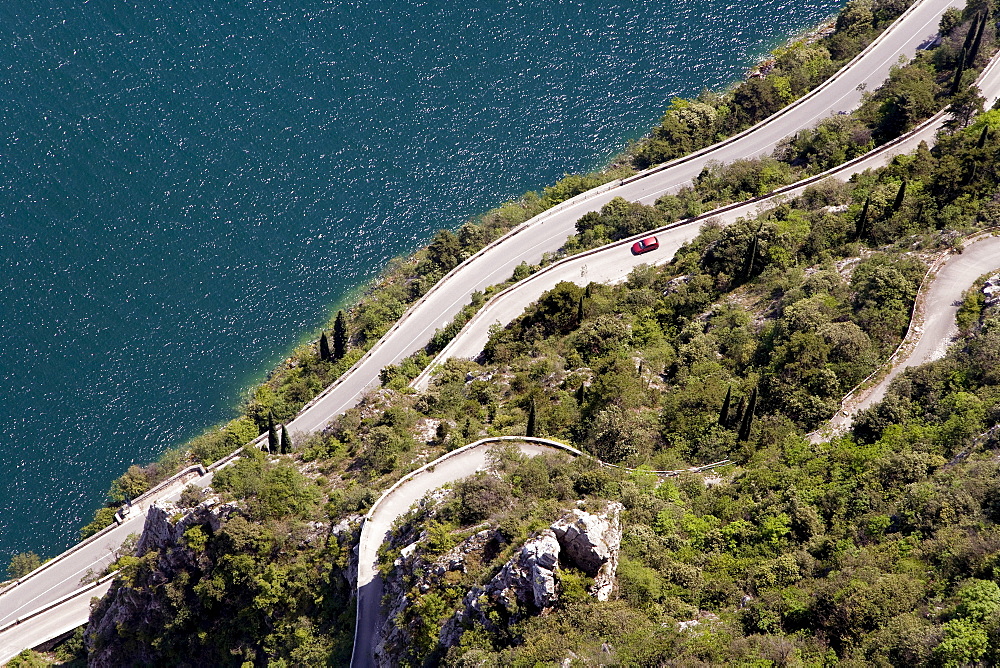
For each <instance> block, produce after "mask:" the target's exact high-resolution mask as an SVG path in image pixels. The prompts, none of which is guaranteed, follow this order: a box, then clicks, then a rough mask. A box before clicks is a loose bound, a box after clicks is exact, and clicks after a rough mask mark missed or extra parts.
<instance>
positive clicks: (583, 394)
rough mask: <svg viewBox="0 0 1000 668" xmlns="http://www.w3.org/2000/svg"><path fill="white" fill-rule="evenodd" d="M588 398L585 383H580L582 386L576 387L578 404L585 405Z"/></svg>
mask: <svg viewBox="0 0 1000 668" xmlns="http://www.w3.org/2000/svg"><path fill="white" fill-rule="evenodd" d="M586 399H587V388H586V387H584V385H583V383H580V387H578V388H576V405H577V406H583V402H584V401H586Z"/></svg>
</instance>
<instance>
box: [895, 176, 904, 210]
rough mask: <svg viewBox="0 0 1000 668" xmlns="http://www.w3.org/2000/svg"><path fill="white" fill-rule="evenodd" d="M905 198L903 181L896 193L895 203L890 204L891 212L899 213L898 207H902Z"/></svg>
mask: <svg viewBox="0 0 1000 668" xmlns="http://www.w3.org/2000/svg"><path fill="white" fill-rule="evenodd" d="M905 197H906V180H905V179H904V180H903V182H902V183H900V184H899V190H898V191H897V192H896V201H895V202H893V203H892V210H893V211H899V209H900V207H902V206H903V199H904V198H905Z"/></svg>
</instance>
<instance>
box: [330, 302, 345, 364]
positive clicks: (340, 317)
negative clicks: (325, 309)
mask: <svg viewBox="0 0 1000 668" xmlns="http://www.w3.org/2000/svg"><path fill="white" fill-rule="evenodd" d="M346 354H347V318H346V317H345V316H344V312H343V311H337V319H336V320H335V321H334V322H333V361H334V362H337V361H340V360H341V359H343V357H344V355H346Z"/></svg>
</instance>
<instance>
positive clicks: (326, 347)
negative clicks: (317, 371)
mask: <svg viewBox="0 0 1000 668" xmlns="http://www.w3.org/2000/svg"><path fill="white" fill-rule="evenodd" d="M319 358H320V359H321V360H323V361H324V362H325V361H327V360H329V359H330V339H328V338H327V336H326V332H323V333H322V334H320V336H319Z"/></svg>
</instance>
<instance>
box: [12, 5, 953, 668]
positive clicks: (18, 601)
mask: <svg viewBox="0 0 1000 668" xmlns="http://www.w3.org/2000/svg"><path fill="white" fill-rule="evenodd" d="M952 4H954V3H953V2H952V1H950V0H921V1H920V2H918V3H917V4H916V5H915V6H914V7H912V8H911V9H910V10H909V11H908V12H907V14H906V15H905V16H904V17H903V19H902V20H901V21H899V22H897V24H895V25H894V27H893V28H892V29H891V30H890V31H887V32H886V33H884V34H883V35H882V36H881V37H880V38H879V40H877V41H876V43H875V44H874V45H873V47H872V48H870V49H869V50H868V51H866V53H865V54H864V55H863V56H862V57H861V58H859V59H856V60H855V61H854V62H852V64H851V66H850V67H849V68H847V69H846V71H842V72H841V73H839V74H838V75H835V77H834V78H833V79H832V80H831V81H829V82H827V83H826V84H824V85H823V86H821V87H820V88H819V89H817V90H816V91H814V92H813V93H811V94H810V95H809V96H807V97H806V98H803V99H802V100H800V101H799V102H798V103H796V104H794V105H792V106H791V107H790V108H789V109H786V110H785V111H783V112H779V114H777V115H776V117H774V118H772V119H771V120H769V121H765V122H764V123H762V124H760V125H758V126H756V127H755V128H752V129H751V130H749V131H747V132H745V133H743V134H741V135H739V136H738V137H736V138H734V139H731V140H728V141H726V142H723V143H722V144H720V145H717V146H715V147H710V148H708V149H705V150H703V151H700V152H698V153H696V154H694V155H693V156H689V157H688V158H683V159H681V160H678V161H675V162H674V163H671V164H669V165H667V166H666V167H664V168H657V169H655V170H651V171H650V173H648V174H647V175H645V176H642V177H633V178H631V179H629V180H627V182H626V183H624V184H623V185H620V186H618V187H613V184H612V185H609V186H607V187H605V188H604V189H600V190H599V191H598V192H596V193H592V194H591V195H587V196H580V197H578V198H574V199H573V200H571V201H569V202H566V203H564V204H563V205H560V206H559V207H556V208H555V209H553V210H550V211H548V212H545V213H543V214H540V215H539V216H537V217H536V218H535V219H533V220H531V221H528V222H527V223H525V224H524V225H522V226H520V227H519V228H517V229H516V230H514V231H512V232H511V233H510V234H508V235H507V236H505V237H504V238H503V239H502V240H498V241H497V242H495V243H494V244H491V246H489V247H488V248H487V249H484V250H483V251H481V252H480V253H478V254H477V255H476V256H474V257H473V258H470V259H469V260H468V261H466V262H465V263H463V264H462V265H460V266H459V267H457V268H456V270H454V271H453V272H452V273H451V274H450V275H449V276H448V277H447V278H446V280H444V281H442V282H441V283H439V284H438V286H435V288H433V289H432V290H431V292H429V293H428V295H426V296H425V298H424V299H423V300H422V301H421V302H419V303H418V304H416V305H414V306H413V307H412V308H411V309H410V310H409V311H408V312H407V314H405V315H404V317H403V319H401V321H400V322H399V323H397V325H396V326H395V327H393V329H391V330H390V331H389V333H388V334H387V335H386V336H385V337H384V338H383V340H382V341H381V342H380V343H379V344H377V345H376V347H375V348H373V350H372V351H370V352H369V354H367V355H366V356H365V357H364V358H363V359H362V361H361V362H360V363H359V364H358V365H356V366H355V367H354V369H352V370H351V371H349V372H348V373H347V374H345V376H344V377H343V378H342V379H341V380H340V381H338V382H337V383H335V384H334V385H333V386H331V388H330V389H329V390H328V391H326V392H324V393H323V394H322V395H321V396H320V397H318V398H317V400H314V401H313V402H312V403H311V404H310V405H309V406H308V407H307V408H306V409H305V410H304V411H303V412H302V413H300V415H299V416H298V417H296V418H295V420H293V421H292V422H291V423H289V425H288V427H289V430H290V431H292V432H296V431H299V432H313V431H316V430H318V429H321V428H322V427H323V426H324V425H326V424H327V423H328V422H329V421H330V420H331V419H332V418H333V417H335V416H337V415H339V414H340V413H342V412H343V411H344V410H346V409H347V408H350V407H351V406H353V405H354V404H355V403H356V402H357V401H358V399H359V398H360V397H361V396H362V395H363V394H364V393H365V392H366V391H367V390H368V389H370V388H371V387H373V386H375V385H377V383H378V374H379V371H380V370H381V369H382V368H384V367H385V366H387V365H389V364H393V363H396V362H398V361H399V360H401V359H403V358H404V357H406V356H407V355H409V354H410V353H412V352H414V351H415V350H417V349H419V348H421V347H422V346H423V345H425V344H426V342H427V341H428V340H429V339H430V337H431V336H432V335H433V333H434V331H435V330H436V329H438V328H440V327H444V326H446V325H447V324H448V323H449V322H451V320H452V319H453V318H454V316H455V314H457V313H458V311H459V310H460V309H461V308H462V306H463V305H464V304H466V303H468V301H469V298H470V296H471V294H472V293H473V292H474V291H477V290H483V289H484V288H485V287H487V286H489V285H493V284H495V283H499V282H501V281H503V280H505V279H506V278H508V277H509V276H510V275H511V274H512V273H513V271H514V268H515V267H516V266H517V265H518V264H520V263H521V262H527V263H529V264H535V263H537V262H538V261H539V260H540V259H541V257H542V255H543V253H545V252H550V251H555V250H557V249H558V248H559V247H560V246H561V245H562V244H563V242H564V241H565V239H566V238H567V237H568V236H569V235H570V234H572V233H573V231H574V224H575V222H576V220H577V219H578V218H579V217H580V216H582V215H583V214H584V213H586V212H588V211H593V210H597V209H600V207H601V206H602V205H603V204H605V203H606V202H608V201H610V200H611V199H613V198H614V197H624V198H625V199H629V200H633V201H642V202H646V203H650V202H653V201H655V199H656V198H658V197H659V196H660V195H661V194H663V193H665V192H670V191H672V190H675V189H676V188H678V187H679V186H681V185H683V184H685V183H689V182H690V181H691V179H693V178H694V177H695V176H697V175H698V174H699V173H700V171H701V169H702V168H703V167H704V165H705V164H706V163H707V162H708V161H710V160H716V161H720V162H730V161H733V160H736V159H739V158H746V157H753V156H758V155H762V154H767V153H770V152H771V151H772V150H773V148H774V146H775V145H776V144H777V142H778V141H780V139H781V138H783V137H785V136H787V135H789V134H791V133H794V132H796V131H797V130H799V129H802V128H806V127H810V126H812V125H814V124H815V123H816V122H817V121H819V120H821V119H822V118H824V117H825V116H828V115H830V114H832V113H836V112H837V111H841V110H849V109H851V108H853V107H854V106H856V105H857V102H858V100H859V99H860V94H861V92H860V89H861V88H862V87H865V88H868V89H873V88H874V87H876V86H878V85H879V84H881V82H882V81H883V80H884V79H885V78H886V77H887V75H888V71H889V68H890V67H891V66H892V65H893V64H895V63H896V62H897V60H898V58H899V57H900V56H901V55H902V56H904V57H910V56H912V54H913V53H914V52H915V51H916V49H917V48H919V47H921V46H924V45H926V44H927V43H929V42H930V41H931V39H932V38H933V36H934V32H935V30H936V26H937V23H938V20H939V17H940V14H941V13H942V12H943V11H944V9H946V8H947V7H949V6H951V5H952ZM660 252H661V253H662V252H663V251H662V249H661V251H660ZM209 481H210V477H209V478H208V479H207V480H206V479H203V480H202V484H208V482H209ZM133 521H134V522H135V525H133V524H132V522H127V523H126V524H125V525H123V526H122V527H118V528H117V529H114V530H112V531H109V532H108V533H107V535H106V537H107V540H108V541H109V543H108V544H107V545H103V544H102V545H97V544H95V545H94V546H93V547H91V546H90V545H86V546H84V547H83V548H81V549H79V550H77V551H75V552H74V553H73V554H71V555H68V556H66V557H64V558H60V559H59V560H58V561H57V562H56V563H55V564H54V565H52V566H50V567H48V568H45V569H43V570H42V571H40V572H39V573H38V574H37V575H33V576H31V577H30V578H28V579H27V580H25V581H24V582H23V583H22V584H20V585H18V586H17V587H14V588H8V589H5V590H3V591H2V592H0V620H2V619H12V618H17V617H24V616H25V615H26V614H30V613H31V612H32V611H34V610H37V609H39V608H42V607H46V606H48V605H50V604H51V603H52V602H53V601H55V600H57V599H59V598H60V597H62V596H64V595H66V594H68V593H71V592H72V591H73V590H74V587H75V586H76V584H75V583H74V578H76V582H77V583H78V582H79V576H80V575H81V574H82V573H86V571H87V569H88V568H94V570H95V571H96V570H98V568H97V567H98V566H102V565H103V564H106V563H107V562H108V561H110V558H109V557H110V549H111V548H110V547H109V546H110V545H111V544H114V545H119V544H120V543H121V541H123V540H124V539H125V537H126V536H127V535H128V534H129V533H134V532H136V531H138V530H140V528H139V521H138V520H133ZM53 614H56V613H55V612H54V611H49V612H46V613H45V614H43V615H36V616H33V617H32V618H31V619H29V620H27V621H25V622H22V623H21V624H19V625H18V626H16V627H13V628H10V629H7V630H5V631H0V647H3V648H7V649H8V651H13V650H14V648H16V647H18V646H20V647H21V648H23V647H29V646H32V644H31V643H34V640H33V639H34V638H36V637H37V635H36V634H35V633H34V631H32V629H36V628H40V627H42V626H44V625H46V624H49V619H50V618H51V617H50V616H51V615H53ZM80 614H81V615H82V616H80V617H79V619H78V622H77V623H78V624H82V623H83V622H84V621H86V615H85V614H82V613H80ZM2 625H3V622H2V621H0V628H3V626H2ZM34 644H37V643H34ZM15 653H16V651H15ZM9 658H10V656H6V655H5V653H4V652H0V662H2V661H6V660H8V659H9Z"/></svg>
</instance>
